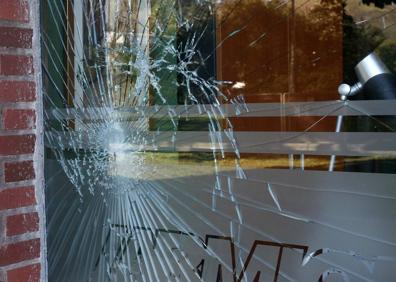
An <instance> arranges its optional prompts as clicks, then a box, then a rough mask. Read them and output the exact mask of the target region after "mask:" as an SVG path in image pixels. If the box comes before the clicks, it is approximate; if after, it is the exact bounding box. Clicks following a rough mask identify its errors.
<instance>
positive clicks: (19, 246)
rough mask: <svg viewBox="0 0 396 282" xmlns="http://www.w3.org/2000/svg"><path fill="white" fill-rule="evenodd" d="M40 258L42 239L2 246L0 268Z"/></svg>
mask: <svg viewBox="0 0 396 282" xmlns="http://www.w3.org/2000/svg"><path fill="white" fill-rule="evenodd" d="M38 257H40V239H33V240H28V241H22V242H17V243H13V244H8V245H4V246H0V266H5V265H9V264H13V263H17V262H21V261H25V260H30V259H34V258H38Z"/></svg>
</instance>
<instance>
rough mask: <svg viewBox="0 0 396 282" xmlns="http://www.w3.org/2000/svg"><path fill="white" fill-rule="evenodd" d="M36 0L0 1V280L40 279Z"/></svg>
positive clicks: (42, 266) (42, 265) (41, 219)
mask: <svg viewBox="0 0 396 282" xmlns="http://www.w3.org/2000/svg"><path fill="white" fill-rule="evenodd" d="M37 1H38V0H0V282H3V281H9V282H16V281H18V282H24V281H29V282H33V281H40V280H45V253H44V251H43V250H44V248H43V246H44V245H45V236H44V235H43V234H45V231H44V228H43V227H44V226H45V225H44V223H45V222H44V220H45V219H44V212H43V210H44V208H43V206H44V205H43V181H42V162H43V160H42V157H40V156H42V153H41V152H42V149H41V145H40V144H42V136H41V135H40V134H39V132H42V131H41V130H40V129H42V119H41V118H40V116H42V115H41V114H40V110H41V99H40V97H41V95H40V92H38V89H40V88H41V87H40V82H39V81H40V70H39V69H40V68H39V67H37V66H39V65H40V64H39V61H40V56H39V54H40V50H39V43H38V39H37V38H38V35H39V32H38V26H39V25H38V19H39V15H38V9H37V7H38V6H37V3H38V2H37Z"/></svg>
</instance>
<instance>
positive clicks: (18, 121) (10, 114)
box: [3, 109, 36, 130]
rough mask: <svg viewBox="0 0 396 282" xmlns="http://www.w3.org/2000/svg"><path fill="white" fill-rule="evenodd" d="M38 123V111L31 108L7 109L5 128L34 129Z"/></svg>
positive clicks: (5, 111)
mask: <svg viewBox="0 0 396 282" xmlns="http://www.w3.org/2000/svg"><path fill="white" fill-rule="evenodd" d="M35 125H36V112H35V111H34V110H31V109H5V110H4V111H3V128H4V129H5V130H18V129H33V128H35Z"/></svg>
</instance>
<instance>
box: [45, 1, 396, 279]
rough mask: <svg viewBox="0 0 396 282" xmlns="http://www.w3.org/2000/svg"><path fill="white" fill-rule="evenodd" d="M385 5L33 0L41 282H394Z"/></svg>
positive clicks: (394, 144) (389, 35)
mask: <svg viewBox="0 0 396 282" xmlns="http://www.w3.org/2000/svg"><path fill="white" fill-rule="evenodd" d="M395 9H396V6H395V5H394V4H393V1H367V0H345V1H344V0H326V1H324V0H272V1H270V0H242V1H241V0H222V1H209V0H41V11H42V15H41V17H42V18H41V22H42V61H43V64H42V65H43V68H42V75H43V91H44V93H45V95H44V96H45V101H44V106H45V136H46V140H45V147H46V151H45V154H46V156H45V157H46V187H47V188H46V189H47V190H46V199H47V230H48V234H47V235H48V236H47V242H48V260H49V263H48V265H49V280H50V281H202V280H203V281H318V280H319V281H323V280H327V279H328V280H329V281H392V279H393V277H395V275H396V270H395V269H394V267H393V266H394V264H395V262H396V241H395V238H396V222H395V218H396V205H395V199H396V194H395V189H394V183H396V174H395V173H396V162H395V161H396V135H395V133H394V131H395V128H396V127H395V126H396V119H395V115H396V112H395V109H396V102H395V101H396V100H395V98H396V79H395V76H394V74H395V72H396V51H395V50H396V48H395V47H396V46H395V44H396V14H395Z"/></svg>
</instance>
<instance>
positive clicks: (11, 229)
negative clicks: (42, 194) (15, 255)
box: [6, 212, 39, 236]
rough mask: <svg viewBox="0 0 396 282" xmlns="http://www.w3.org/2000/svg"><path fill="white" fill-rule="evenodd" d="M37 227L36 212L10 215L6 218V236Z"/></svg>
mask: <svg viewBox="0 0 396 282" xmlns="http://www.w3.org/2000/svg"><path fill="white" fill-rule="evenodd" d="M38 229H39V217H38V213H37V212H34V213H25V214H17V215H12V216H8V217H7V219H6V230H7V232H6V234H7V236H14V235H19V234H24V233H27V232H35V231H38Z"/></svg>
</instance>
